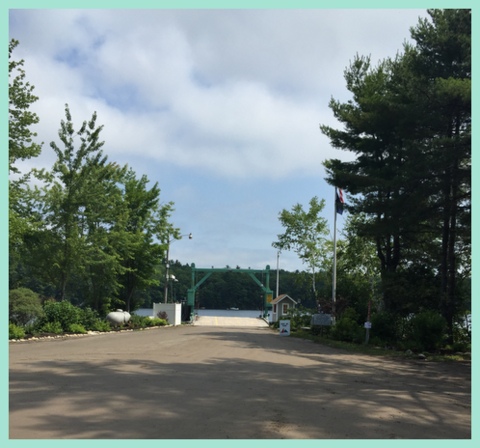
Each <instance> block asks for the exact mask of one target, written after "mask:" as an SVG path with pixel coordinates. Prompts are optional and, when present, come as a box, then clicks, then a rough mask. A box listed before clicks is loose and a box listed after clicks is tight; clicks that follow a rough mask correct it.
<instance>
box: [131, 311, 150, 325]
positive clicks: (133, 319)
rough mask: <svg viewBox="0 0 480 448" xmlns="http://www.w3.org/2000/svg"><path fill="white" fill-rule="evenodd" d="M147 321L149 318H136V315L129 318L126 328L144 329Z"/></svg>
mask: <svg viewBox="0 0 480 448" xmlns="http://www.w3.org/2000/svg"><path fill="white" fill-rule="evenodd" d="M149 320H150V318H149V317H146V316H138V315H136V314H133V315H131V316H130V320H129V321H128V326H129V327H130V328H145V327H147V325H148V321H149Z"/></svg>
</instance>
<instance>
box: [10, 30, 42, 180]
mask: <svg viewBox="0 0 480 448" xmlns="http://www.w3.org/2000/svg"><path fill="white" fill-rule="evenodd" d="M18 44H19V42H18V41H17V40H15V39H12V40H10V43H9V46H8V57H9V63H8V77H9V84H8V97H9V107H8V113H9V120H8V154H9V164H8V169H9V172H10V173H19V172H20V171H19V169H18V167H16V166H15V162H17V161H18V160H25V159H30V158H32V157H36V156H38V155H39V154H40V152H41V145H40V144H38V143H35V142H34V141H33V138H34V137H36V136H37V134H36V133H35V132H33V131H32V130H31V127H32V125H35V124H37V123H38V122H39V118H38V115H37V114H36V113H35V112H32V111H31V110H30V106H31V105H32V104H33V103H35V102H36V101H37V100H38V97H37V96H35V95H34V94H33V90H34V89H35V87H34V86H32V85H31V84H30V83H29V82H28V81H26V74H25V70H24V69H23V64H24V62H25V61H24V60H23V59H22V60H20V61H15V60H13V59H12V54H13V50H14V49H15V48H16V47H17V46H18Z"/></svg>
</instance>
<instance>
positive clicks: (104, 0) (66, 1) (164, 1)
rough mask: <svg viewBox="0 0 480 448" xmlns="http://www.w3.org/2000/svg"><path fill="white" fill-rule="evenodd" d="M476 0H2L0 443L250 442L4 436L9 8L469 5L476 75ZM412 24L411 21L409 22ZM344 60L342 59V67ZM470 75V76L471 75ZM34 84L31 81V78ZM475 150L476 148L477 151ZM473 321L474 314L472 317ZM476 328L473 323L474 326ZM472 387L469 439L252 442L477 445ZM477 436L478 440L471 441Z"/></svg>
mask: <svg viewBox="0 0 480 448" xmlns="http://www.w3.org/2000/svg"><path fill="white" fill-rule="evenodd" d="M477 3H478V2H477V1H472V0H470V1H462V0H460V1H454V0H443V1H431V0H429V1H422V0H417V1H415V0H403V1H399V0H391V1H385V0H383V1H381V0H364V1H355V0H337V1H335V0H297V1H293V0H277V1H273V0H257V1H254V0H244V1H240V0H230V1H228V0H205V1H193V0H177V1H174V0H156V1H155V0H136V1H132V0H117V1H114V0H83V1H81V0H73V1H72V0H63V1H62V0H17V1H15V0H4V1H3V2H2V3H1V5H0V30H1V32H2V38H3V42H4V46H2V50H1V51H2V58H1V59H0V65H1V70H0V73H2V76H3V79H2V89H1V91H0V95H1V97H0V98H1V104H2V112H3V114H2V115H3V116H4V120H3V126H1V127H0V135H1V137H2V142H3V147H4V149H3V150H2V153H1V154H2V164H1V165H0V166H1V167H2V170H3V173H4V174H2V175H1V176H0V179H1V183H0V257H1V258H0V260H1V261H0V263H1V264H0V266H1V268H2V269H1V271H0V272H1V274H0V275H1V277H0V285H1V286H2V290H1V292H2V296H1V298H2V300H1V305H0V306H1V308H0V314H1V315H2V316H3V317H4V319H3V322H2V325H0V335H1V339H0V340H1V341H2V344H1V346H0V347H1V348H0V355H2V356H1V359H2V360H3V362H1V367H0V372H1V373H0V378H1V379H2V380H3V384H2V385H3V387H2V388H1V391H0V444H1V446H2V447H18V448H22V447H31V446H32V447H33V446H34V447H35V448H43V447H45V448H53V447H56V446H58V447H62V448H63V447H64V446H65V445H66V444H68V446H69V447H82V446H84V445H85V444H87V443H88V445H89V446H91V445H92V444H93V446H94V447H97V446H108V447H110V446H111V447H115V448H123V447H129V448H130V447H132V444H134V446H135V447H137V446H139V445H141V446H158V444H159V443H161V444H164V445H165V444H168V446H169V447H184V446H187V447H188V446H195V447H200V448H201V447H209V448H213V447H219V448H220V447H225V446H229V447H239V448H240V447H243V446H244V445H245V443H252V442H253V441H250V440H249V441H242V440H228V441H227V440H208V441H206V440H192V441H180V440H161V441H158V440H149V441H144V440H111V441H109V440H107V441H104V440H90V441H88V440H86V441H84V440H68V441H64V440H9V439H8V344H9V342H8V325H7V324H8V154H7V149H6V147H7V138H8V131H7V130H6V129H7V126H6V123H7V119H8V118H7V117H8V115H7V104H8V88H7V86H8V45H6V44H7V43H8V40H9V38H8V15H9V14H8V12H9V10H10V9H24V8H26V9H27V8H31V9H38V8H41V9H45V8H49V9H56V8H58V9H68V8H78V9H88V8H90V9H120V8H125V9H144V8H164V9H309V8H312V9H313V8H314V9H428V8H468V9H471V10H472V20H473V23H472V42H473V45H472V56H473V73H474V74H476V73H477V70H476V69H477V68H478V59H479V57H478V56H479V54H480V52H479V43H480V36H479V32H478V24H479V17H478V14H479V12H478V11H479V7H478V6H477ZM414 25H415V24H414V23H412V26H414ZM347 64H348V61H345V66H346V65H347ZM474 79H475V78H474ZM30 81H31V82H32V83H33V84H35V83H34V81H33V80H30ZM476 84H477V83H476V82H475V81H474V83H473V90H472V97H473V103H472V109H473V114H472V116H473V121H474V124H478V119H477V113H478V104H479V102H478V95H477V86H476ZM477 142H478V128H477V127H476V126H475V125H474V126H473V144H472V146H473V148H475V144H476V143H477ZM477 151H478V150H477ZM477 157H478V156H477V154H476V152H475V151H473V152H472V159H473V160H472V164H473V176H472V177H473V179H472V189H473V191H476V190H477V185H478V179H477V178H476V176H475V174H476V172H477V160H476V159H477ZM474 198H475V195H473V198H472V204H473V206H472V224H473V225H472V229H476V223H478V214H477V211H476V209H475V199H474ZM472 234H473V235H472V238H473V250H472V271H473V275H472V294H473V296H475V293H476V292H478V291H479V289H478V286H479V280H478V278H476V276H475V275H474V274H475V272H476V271H477V263H478V254H477V253H476V251H475V248H476V247H477V238H478V230H473V231H472ZM476 312H477V304H476V303H475V301H474V300H472V316H476ZM472 320H473V318H472ZM473 327H475V325H473ZM473 335H474V344H473V355H472V378H476V376H477V375H476V374H477V373H478V362H477V356H476V353H477V350H476V347H477V339H478V338H477V337H476V331H475V329H474V330H473ZM477 395H478V394H477V386H476V384H475V382H474V381H472V420H471V421H472V438H471V439H470V440H455V441H453V440H391V441H386V440H266V441H264V440H262V441H257V442H256V445H261V446H262V447H268V448H269V447H276V448H281V447H284V446H288V447H292V446H294V447H302V448H303V447H308V448H310V447H318V446H319V444H320V443H321V444H325V445H327V446H328V447H332V446H334V447H338V446H353V445H355V447H357V446H358V445H360V446H361V447H367V446H368V447H372V446H375V447H383V446H384V445H385V443H387V442H388V444H389V445H399V444H402V445H405V444H407V443H408V445H409V446H410V445H414V446H423V445H425V444H428V445H431V446H432V447H433V446H435V447H436V448H437V447H438V448H442V447H448V448H450V446H451V445H452V444H456V445H458V446H461V447H471V446H472V447H473V446H474V445H473V443H478V440H479V437H478V433H479V430H478V425H474V422H478V421H480V420H479V418H478V416H479V413H478V397H477ZM475 440H477V442H474V441H475Z"/></svg>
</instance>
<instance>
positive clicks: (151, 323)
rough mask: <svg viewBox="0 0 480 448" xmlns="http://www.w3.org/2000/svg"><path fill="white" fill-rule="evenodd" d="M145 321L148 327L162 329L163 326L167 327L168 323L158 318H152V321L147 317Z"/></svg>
mask: <svg viewBox="0 0 480 448" xmlns="http://www.w3.org/2000/svg"><path fill="white" fill-rule="evenodd" d="M147 319H148V322H147V326H149V327H163V326H164V325H168V321H166V320H165V319H160V318H159V317H154V318H153V319H151V318H149V317H147Z"/></svg>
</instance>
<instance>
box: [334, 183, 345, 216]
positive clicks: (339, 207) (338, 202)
mask: <svg viewBox="0 0 480 448" xmlns="http://www.w3.org/2000/svg"><path fill="white" fill-rule="evenodd" d="M336 190H337V192H336V199H335V208H336V211H337V213H339V214H340V215H341V214H343V204H345V200H344V199H343V190H342V189H341V188H336Z"/></svg>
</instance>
